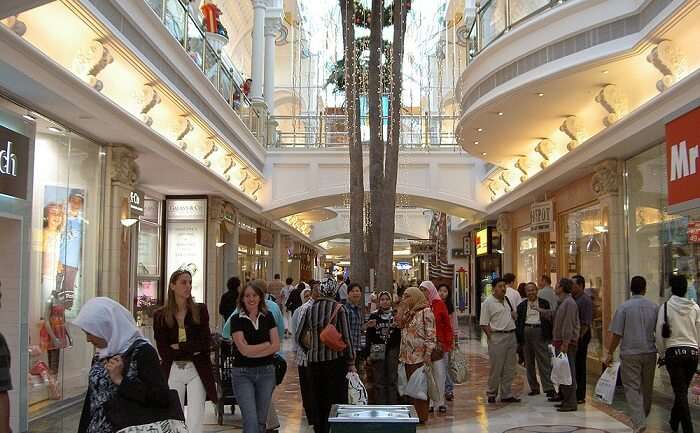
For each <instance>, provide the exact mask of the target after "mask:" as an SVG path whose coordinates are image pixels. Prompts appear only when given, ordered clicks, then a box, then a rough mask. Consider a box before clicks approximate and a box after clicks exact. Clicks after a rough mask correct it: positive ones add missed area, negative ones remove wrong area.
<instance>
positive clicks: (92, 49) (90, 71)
mask: <svg viewBox="0 0 700 433" xmlns="http://www.w3.org/2000/svg"><path fill="white" fill-rule="evenodd" d="M113 61H114V58H113V57H112V54H111V53H110V52H109V49H107V46H106V45H105V44H104V43H102V42H100V41H98V40H92V41H90V43H89V44H88V46H87V47H85V48H82V49H80V50H79V51H78V54H77V55H76V57H75V60H74V62H73V71H74V72H75V73H76V75H78V76H79V77H81V78H82V79H83V80H85V81H86V82H87V83H88V85H89V86H90V87H92V88H93V89H95V90H96V91H98V92H101V91H102V88H103V87H104V84H103V83H102V81H100V80H98V79H97V75H98V74H99V73H100V72H102V70H103V69H104V68H106V67H107V65H109V64H110V63H112V62H113Z"/></svg>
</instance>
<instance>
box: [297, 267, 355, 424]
mask: <svg viewBox="0 0 700 433" xmlns="http://www.w3.org/2000/svg"><path fill="white" fill-rule="evenodd" d="M337 292H338V284H337V283H336V282H335V280H334V279H333V278H325V279H323V280H322V281H321V283H320V287H319V293H320V296H319V298H318V299H316V300H314V302H313V303H312V304H311V305H310V306H309V307H308V308H307V309H306V310H305V311H304V313H303V316H302V318H301V320H300V325H299V327H298V328H297V329H296V330H295V332H294V339H295V341H296V343H297V344H298V345H299V346H300V347H301V348H303V349H304V350H305V351H306V361H307V369H306V371H307V377H306V379H307V381H308V383H307V392H308V395H306V396H303V397H302V398H303V400H304V401H305V402H307V401H308V402H310V403H311V406H312V407H311V417H310V419H309V424H311V425H313V426H314V432H315V433H328V431H329V424H328V415H329V414H330V410H331V406H332V405H334V404H345V403H347V399H348V382H347V379H346V378H345V375H346V374H347V373H348V371H355V351H354V348H353V347H352V342H351V340H350V327H349V325H348V317H347V314H346V312H345V309H344V308H342V305H341V304H340V303H338V302H336V300H335V295H336V294H337ZM329 323H330V324H333V325H335V327H336V328H337V329H338V332H340V334H341V335H342V336H343V341H344V342H345V344H346V347H345V349H344V350H343V351H342V352H336V351H334V350H332V349H331V348H329V347H327V346H326V345H325V344H323V342H321V339H320V335H319V334H320V333H321V331H322V330H323V329H324V328H325V327H326V326H327V325H328V324H329ZM307 415H308V411H307Z"/></svg>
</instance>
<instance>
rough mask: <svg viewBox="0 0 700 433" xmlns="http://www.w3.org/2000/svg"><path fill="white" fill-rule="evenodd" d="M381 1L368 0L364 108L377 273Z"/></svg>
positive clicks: (372, 259)
mask: <svg viewBox="0 0 700 433" xmlns="http://www.w3.org/2000/svg"><path fill="white" fill-rule="evenodd" d="M383 9H384V0H372V11H371V22H370V36H369V64H368V71H367V74H368V77H367V78H368V79H367V105H368V108H369V189H370V220H369V242H368V254H367V255H368V258H369V268H370V269H372V268H374V269H375V271H376V270H378V261H379V245H380V238H381V232H382V224H383V221H382V214H381V209H382V206H383V205H382V203H381V197H382V185H383V183H384V134H383V128H382V83H381V81H382V80H381V77H382V73H381V62H382V45H383V39H382V30H383V28H384V27H383V24H384V20H383V17H382V12H383Z"/></svg>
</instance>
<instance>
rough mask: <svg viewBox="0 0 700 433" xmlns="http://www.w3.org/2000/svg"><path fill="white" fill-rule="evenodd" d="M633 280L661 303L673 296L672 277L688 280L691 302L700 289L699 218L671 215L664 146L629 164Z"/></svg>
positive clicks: (628, 224)
mask: <svg viewBox="0 0 700 433" xmlns="http://www.w3.org/2000/svg"><path fill="white" fill-rule="evenodd" d="M625 175H626V200H627V203H626V206H627V208H628V212H627V233H628V236H627V237H628V251H629V275H630V276H634V275H641V276H643V277H644V278H646V280H647V293H646V296H647V297H648V298H649V299H650V300H652V301H653V302H656V303H658V304H661V303H662V302H664V301H665V300H666V299H667V298H668V296H669V295H670V288H669V287H668V280H669V277H670V276H671V275H673V274H682V275H685V276H686V278H687V279H688V289H689V290H688V295H687V296H688V297H689V298H691V299H695V301H696V302H697V293H698V289H699V288H700V266H699V265H700V216H698V217H695V218H693V217H688V216H685V215H678V214H672V213H669V212H668V210H667V207H668V198H667V189H666V188H667V187H666V181H665V179H667V175H666V153H665V151H664V147H663V144H659V145H657V146H654V147H652V148H651V149H649V150H647V151H645V152H643V153H641V154H639V155H637V156H635V157H633V158H631V159H629V160H628V161H627V163H626V173H625Z"/></svg>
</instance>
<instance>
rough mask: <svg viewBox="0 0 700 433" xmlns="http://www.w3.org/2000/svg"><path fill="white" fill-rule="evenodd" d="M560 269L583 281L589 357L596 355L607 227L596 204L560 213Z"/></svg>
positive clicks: (600, 330) (604, 290) (600, 349)
mask: <svg viewBox="0 0 700 433" xmlns="http://www.w3.org/2000/svg"><path fill="white" fill-rule="evenodd" d="M562 229H563V230H564V233H563V235H564V236H563V242H564V245H563V248H562V249H563V251H562V254H563V265H564V268H563V271H564V272H562V274H563V275H566V276H567V277H571V276H573V275H576V274H580V275H581V276H583V278H584V279H585V280H586V289H585V291H586V293H587V294H588V295H589V296H590V297H591V300H592V301H593V323H592V324H591V343H590V345H589V349H588V353H589V357H593V358H598V359H599V358H600V357H601V356H602V352H603V347H602V342H603V308H602V306H603V298H604V296H606V293H608V288H606V287H604V282H605V279H604V277H603V269H604V263H605V257H604V256H605V242H606V237H605V235H606V233H607V227H606V225H605V224H604V222H603V213H602V209H601V207H600V205H593V206H590V207H585V208H583V209H579V210H576V211H573V212H570V213H567V214H565V215H564V216H563V221H562Z"/></svg>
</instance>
